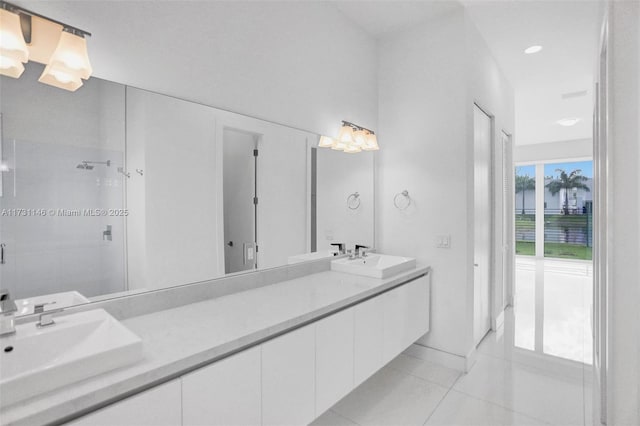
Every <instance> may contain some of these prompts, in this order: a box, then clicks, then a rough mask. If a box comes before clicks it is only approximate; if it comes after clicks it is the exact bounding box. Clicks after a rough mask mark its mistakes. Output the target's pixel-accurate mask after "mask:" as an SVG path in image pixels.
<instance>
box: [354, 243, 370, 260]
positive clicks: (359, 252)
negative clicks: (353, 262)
mask: <svg viewBox="0 0 640 426" xmlns="http://www.w3.org/2000/svg"><path fill="white" fill-rule="evenodd" d="M369 248H370V247H369V246H363V245H360V244H356V257H367V250H369Z"/></svg>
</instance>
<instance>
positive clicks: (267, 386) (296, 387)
mask: <svg viewBox="0 0 640 426" xmlns="http://www.w3.org/2000/svg"><path fill="white" fill-rule="evenodd" d="M315 368H316V366H315V324H310V325H308V326H305V327H302V328H299V329H297V330H294V331H292V332H290V333H287V334H284V335H282V336H280V337H277V338H275V339H273V340H269V341H268V342H266V343H264V344H263V345H262V424H263V425H306V424H309V423H311V422H312V421H313V419H314V418H315V378H316V374H315Z"/></svg>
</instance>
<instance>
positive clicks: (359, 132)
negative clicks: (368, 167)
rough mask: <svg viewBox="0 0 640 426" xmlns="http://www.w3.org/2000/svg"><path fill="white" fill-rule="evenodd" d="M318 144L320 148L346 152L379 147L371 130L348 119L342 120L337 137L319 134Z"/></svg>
mask: <svg viewBox="0 0 640 426" xmlns="http://www.w3.org/2000/svg"><path fill="white" fill-rule="evenodd" d="M318 146H319V147H320V148H331V149H333V150H335V151H344V152H346V153H348V154H355V153H357V152H361V151H377V150H379V149H380V147H379V146H378V139H377V137H376V135H375V133H374V132H373V131H372V130H369V129H367V128H364V127H362V126H358V125H357V124H353V123H350V122H348V121H343V122H342V126H341V127H340V131H339V132H338V137H337V138H335V139H334V138H330V137H329V136H320V141H319V142H318Z"/></svg>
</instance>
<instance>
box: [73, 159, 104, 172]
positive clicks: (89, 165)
mask: <svg viewBox="0 0 640 426" xmlns="http://www.w3.org/2000/svg"><path fill="white" fill-rule="evenodd" d="M100 164H102V165H105V166H107V167H110V166H111V160H107V161H84V160H83V161H82V162H81V163H80V164H78V165H77V166H76V169H82V170H93V168H94V167H95V166H96V165H100Z"/></svg>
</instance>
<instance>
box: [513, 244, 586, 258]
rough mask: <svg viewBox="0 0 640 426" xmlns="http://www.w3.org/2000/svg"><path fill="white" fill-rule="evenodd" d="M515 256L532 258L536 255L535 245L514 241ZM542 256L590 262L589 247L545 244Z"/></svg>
mask: <svg viewBox="0 0 640 426" xmlns="http://www.w3.org/2000/svg"><path fill="white" fill-rule="evenodd" d="M516 254H519V255H523V256H534V255H535V254H536V247H535V243H533V242H531V241H516ZM544 256H545V257H556V258H561V259H581V260H591V256H592V249H591V247H585V246H579V245H574V244H564V243H545V244H544Z"/></svg>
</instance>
